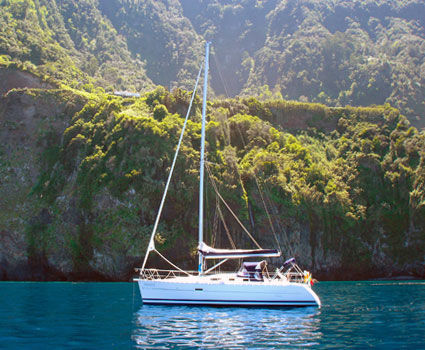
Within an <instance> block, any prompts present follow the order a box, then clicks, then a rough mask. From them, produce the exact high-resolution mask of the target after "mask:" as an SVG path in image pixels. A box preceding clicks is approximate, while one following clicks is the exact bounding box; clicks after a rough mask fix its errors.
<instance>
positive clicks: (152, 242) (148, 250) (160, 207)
mask: <svg viewBox="0 0 425 350" xmlns="http://www.w3.org/2000/svg"><path fill="white" fill-rule="evenodd" d="M201 73H202V64H201V67H200V68H199V73H198V77H197V78H196V83H195V87H194V88H193V92H192V97H191V99H190V103H189V107H188V109H187V113H186V118H185V120H184V124H183V127H182V131H181V133H180V139H179V142H178V144H177V149H176V153H175V154H174V159H173V164H172V165H171V169H170V173H169V174H168V179H167V184H166V185H165V190H164V194H163V195H162V199H161V204H160V205H159V209H158V214H157V216H156V219H155V224H154V227H153V230H152V234H151V238H150V240H149V245H148V249H147V252H146V255H145V258H144V260H143V265H142V270H143V269H144V268H145V265H146V261H147V260H148V256H149V253H150V252H151V251H152V250H154V249H155V242H154V237H155V234H156V230H157V228H158V224H159V219H160V217H161V213H162V208H163V206H164V203H165V198H166V197H167V192H168V187H169V185H170V182H171V177H172V175H173V171H174V167H175V165H176V161H177V156H178V154H179V150H180V146H181V143H182V141H183V135H184V131H185V129H186V125H187V121H188V119H189V114H190V110H191V109H192V103H193V100H194V99H195V95H196V90H197V88H198V83H199V79H200V77H201Z"/></svg>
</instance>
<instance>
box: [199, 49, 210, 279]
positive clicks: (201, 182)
mask: <svg viewBox="0 0 425 350" xmlns="http://www.w3.org/2000/svg"><path fill="white" fill-rule="evenodd" d="M210 44H211V43H210V42H207V43H206V44H205V70H204V91H203V100H202V131H201V158H200V160H201V162H200V163H201V164H200V168H199V237H198V241H199V245H201V243H202V242H203V241H204V164H205V119H206V117H205V115H206V111H207V88H208V68H209V52H210ZM203 259H204V257H203V255H202V253H201V252H199V262H198V273H199V274H200V275H202V274H203V273H204V262H203Z"/></svg>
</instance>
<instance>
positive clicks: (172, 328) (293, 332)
mask: <svg viewBox="0 0 425 350" xmlns="http://www.w3.org/2000/svg"><path fill="white" fill-rule="evenodd" d="M320 312H321V311H320V309H317V308H316V307H306V308H291V309H264V308H249V309H247V308H210V307H187V306H175V307H173V308H170V307H167V306H150V305H144V306H143V307H141V308H140V310H139V311H138V312H137V313H135V317H136V320H135V324H136V328H135V329H134V332H133V336H132V338H133V341H134V342H135V343H136V347H140V348H143V349H146V348H156V349H158V348H164V349H165V348H167V349H169V348H174V347H182V348H194V347H196V348H215V349H216V348H224V349H232V348H233V349H234V348H248V347H249V348H262V347H285V346H296V347H302V346H314V345H319V344H320V338H321V337H322V334H321V332H320V318H319V315H320Z"/></svg>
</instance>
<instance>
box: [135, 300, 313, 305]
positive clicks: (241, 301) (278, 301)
mask: <svg viewBox="0 0 425 350" xmlns="http://www.w3.org/2000/svg"><path fill="white" fill-rule="evenodd" d="M145 301H154V302H155V301H158V302H192V303H205V302H206V303H211V302H213V303H263V304H270V303H272V304H277V303H279V304H282V303H292V304H294V303H295V304H311V305H316V302H315V301H300V300H264V301H263V300H216V299H195V300H194V299H160V298H143V302H145Z"/></svg>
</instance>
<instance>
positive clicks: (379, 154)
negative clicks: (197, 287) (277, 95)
mask: <svg viewBox="0 0 425 350" xmlns="http://www.w3.org/2000/svg"><path fill="white" fill-rule="evenodd" d="M42 91H43V90H40V91H37V90H33V91H32V92H30V91H29V92H27V93H25V92H24V93H23V92H19V91H16V92H15V93H10V94H9V97H8V98H9V99H10V98H12V97H13V96H14V95H15V94H18V96H21V95H22V93H23V94H24V95H23V96H26V94H29V96H31V98H32V99H34V100H33V101H43V100H45V99H48V100H49V99H52V98H53V97H54V96H56V97H54V98H55V99H56V100H58V101H63V102H57V103H64V102H65V101H68V102H66V105H67V106H68V105H69V103H70V101H76V102H72V103H71V106H74V107H72V108H74V109H75V108H77V107H75V106H77V105H80V106H81V107H78V108H77V110H78V111H77V112H76V113H75V114H69V113H70V112H66V113H65V114H63V113H62V112H61V113H62V114H61V115H63V116H62V117H60V118H61V120H62V123H64V124H63V127H61V128H58V126H56V127H55V126H53V125H52V124H50V125H49V123H47V124H46V123H44V124H43V125H42V126H40V128H39V130H38V131H37V135H34V138H35V139H36V140H38V141H36V144H37V145H38V146H37V147H36V149H37V151H36V154H38V156H37V159H38V160H37V167H38V169H39V170H38V175H37V177H36V179H35V181H34V180H32V186H31V187H32V189H31V194H30V196H29V197H27V199H25V197H24V199H25V201H28V200H30V201H31V205H30V207H31V208H30V209H28V210H29V211H30V214H31V215H29V218H30V219H29V220H24V221H21V228H22V229H24V230H25V231H26V238H25V240H26V242H27V243H26V244H27V245H28V246H27V252H28V254H29V257H32V259H33V261H44V264H47V265H48V264H52V261H53V262H54V261H57V260H60V261H61V264H62V265H65V266H67V267H66V268H65V267H63V266H60V267H58V266H56V267H55V268H56V269H58V270H59V271H60V272H61V273H62V274H64V276H65V275H66V273H67V271H68V272H69V271H73V272H76V273H81V272H87V271H96V272H97V273H99V274H100V275H103V276H109V278H123V276H125V275H126V274H127V273H129V272H130V271H131V269H130V268H131V266H132V265H133V264H137V263H140V260H138V259H140V258H141V257H142V256H143V254H144V249H145V247H146V244H147V239H148V237H149V235H150V231H151V229H152V225H153V222H154V219H155V215H156V210H157V207H158V205H159V200H160V197H161V193H162V191H163V188H164V182H165V178H166V176H165V175H166V173H167V169H169V167H170V164H171V160H172V156H173V153H174V148H175V146H176V144H177V138H178V134H179V130H180V128H181V126H182V122H183V119H182V115H184V112H185V109H186V107H187V105H188V101H189V94H188V93H187V92H185V91H184V90H180V89H176V90H174V91H173V93H169V92H167V91H166V90H165V89H163V88H157V89H156V90H153V91H152V92H149V93H147V94H145V95H144V96H143V97H142V98H130V99H123V98H120V97H114V96H110V95H107V94H104V93H96V94H94V93H92V94H87V93H86V94H83V95H81V93H77V92H72V91H68V90H63V91H62V90H57V91H55V90H50V91H51V92H47V93H44V92H42ZM67 91H68V92H67ZM20 99H21V100H22V99H23V97H20ZM64 99H66V100H64ZM8 105H9V106H10V103H9V104H8ZM67 108H70V107H67ZM199 114H200V103H199V100H196V101H195V110H194V112H193V115H192V117H191V121H190V123H189V126H188V130H187V133H186V137H185V139H184V143H183V147H182V155H181V157H180V158H179V160H178V164H177V168H176V176H175V179H174V180H173V182H172V186H171V188H170V192H169V196H168V200H167V206H166V210H165V212H164V215H163V221H162V223H161V225H160V229H159V236H158V238H157V245H158V246H159V247H160V249H161V250H163V251H164V252H165V254H167V255H169V256H173V257H174V259H176V260H177V261H179V263H180V264H183V265H184V264H186V266H188V267H192V265H191V264H192V263H194V261H193V262H192V263H191V262H189V263H188V261H187V255H186V253H185V252H189V251H192V252H194V251H195V250H196V244H197V243H196V241H195V239H196V232H197V229H196V227H197V216H196V215H193V213H196V211H197V209H196V208H197V183H198V161H199V150H198V149H199V141H200V115H199ZM5 115H9V114H8V112H7V108H6V112H5ZM9 118H13V116H12V115H10V116H9ZM54 118H57V117H54ZM64 118H65V119H64ZM208 119H209V123H208V126H207V140H208V143H207V150H208V160H209V162H210V166H209V167H210V170H211V173H212V177H213V178H214V183H215V185H216V186H217V187H218V188H219V191H220V193H221V194H222V195H223V196H224V197H225V199H226V201H227V202H228V203H229V204H230V206H231V207H232V209H234V210H236V211H237V212H238V214H239V216H240V217H241V218H242V220H243V222H244V223H245V225H246V226H247V227H249V228H250V230H251V231H252V232H253V233H254V234H255V236H256V237H257V239H258V240H259V242H261V244H262V245H263V246H273V245H275V244H276V242H275V241H274V235H273V234H272V233H273V232H275V233H276V235H277V237H278V244H279V245H280V246H281V248H282V249H283V251H284V252H285V257H287V256H289V255H295V256H297V257H298V258H299V260H300V262H301V263H303V264H305V265H306V267H309V268H312V269H313V270H314V271H315V272H316V273H318V274H319V276H322V277H338V278H344V276H343V275H342V271H345V273H346V275H345V277H347V276H349V277H350V278H355V277H365V276H366V277H371V276H379V275H387V274H394V273H413V274H417V275H422V274H423V269H422V268H421V266H422V265H421V264H422V262H423V258H424V254H425V245H424V237H425V225H424V222H425V188H424V174H425V169H424V167H425V152H424V149H425V136H424V134H423V133H419V132H418V131H417V130H416V129H415V128H413V127H411V126H410V125H409V122H408V121H407V120H406V118H405V117H403V116H402V115H400V113H399V112H398V111H397V110H396V109H393V108H391V107H390V106H389V105H385V106H380V107H373V108H353V107H349V108H329V107H325V106H324V105H319V104H308V103H296V102H287V101H283V100H267V101H264V102H260V101H258V100H256V99H255V98H252V97H251V98H243V99H241V98H239V99H231V100H217V101H215V102H213V103H211V104H210V105H209V107H208ZM3 120H4V123H6V124H4V125H6V126H7V127H8V128H11V127H12V128H13V130H14V133H15V134H16V133H17V132H18V133H23V132H24V130H25V123H29V122H30V121H29V120H26V121H24V122H21V123H19V124H18V125H13V126H11V124H10V121H9V122H8V118H4V119H3ZM7 122H8V123H9V124H7ZM11 130H12V129H11ZM21 138H22V137H21ZM41 140H43V141H41ZM13 142H14V141H11V140H9V144H11V145H13ZM15 142H17V141H15ZM27 148H28V147H27ZM18 149H19V147H18V148H17V150H16V152H18ZM2 154H3V155H2V162H3V163H2V164H3V165H4V168H3V169H5V170H4V172H5V174H7V173H8V171H9V172H10V169H15V170H13V171H16V172H17V173H18V172H19V171H22V170H16V169H19V168H20V167H21V168H22V166H23V165H22V164H21V165H19V164H20V163H19V162H22V159H19V158H16V155H13V154H11V153H8V152H5V153H2ZM8 154H9V156H8ZM6 169H9V170H6ZM7 178H8V177H6V180H5V182H4V186H2V191H3V192H4V193H3V198H4V197H6V196H8V197H9V198H10V195H7V193H8V192H7V191H8V188H9V186H12V185H11V184H12V182H11V181H13V180H12V179H11V178H9V180H7ZM8 181H9V182H10V183H9V182H8ZM13 184H14V185H13V186H15V187H16V186H18V187H19V184H16V183H14V182H13ZM260 189H261V191H260ZM12 197H13V195H12ZM15 210H16V207H13V206H11V207H8V209H7V210H6V211H5V212H3V215H5V216H11V217H13V215H14V211H15ZM221 211H222V212H223V215H224V218H225V222H226V224H227V227H228V228H230V231H232V235H233V238H234V240H235V241H236V242H237V243H238V245H245V246H247V245H248V246H249V244H251V243H250V242H249V240H247V238H246V236H244V233H243V231H242V230H241V229H240V228H239V227H238V225H236V223H235V222H234V220H233V219H232V217H231V215H230V214H229V213H228V212H226V210H225V208H224V206H223V205H221ZM207 213H208V214H207V232H208V233H207V236H208V241H210V242H211V241H213V242H215V244H217V245H219V246H222V247H223V246H224V247H226V246H229V245H230V243H229V241H228V239H227V236H226V234H225V227H224V225H223V223H222V222H221V220H219V216H220V215H219V209H218V207H217V203H216V196H215V195H214V191H213V186H212V185H211V184H210V185H208V186H207ZM22 225H23V226H22ZM16 229H17V227H16V222H15V221H13V220H8V221H7V220H5V221H4V222H3V223H2V228H1V230H2V231H3V232H4V233H6V232H11V231H13V230H16ZM183 238H184V239H183ZM46 261H47V262H46ZM187 264H189V265H187ZM371 267H372V269H371ZM59 276H61V274H59ZM68 276H69V275H68ZM56 277H57V275H56ZM62 278H64V277H62Z"/></svg>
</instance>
